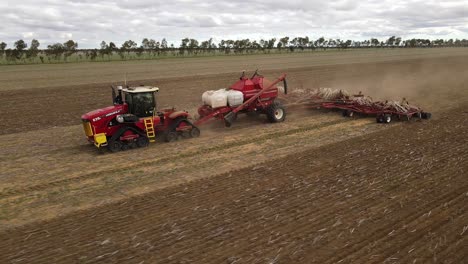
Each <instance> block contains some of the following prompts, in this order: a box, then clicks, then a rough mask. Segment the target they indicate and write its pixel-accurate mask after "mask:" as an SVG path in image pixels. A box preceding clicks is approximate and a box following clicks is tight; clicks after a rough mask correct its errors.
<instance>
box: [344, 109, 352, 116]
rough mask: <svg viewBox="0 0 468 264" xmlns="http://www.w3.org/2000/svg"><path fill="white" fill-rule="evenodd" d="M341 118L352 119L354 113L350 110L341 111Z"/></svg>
mask: <svg viewBox="0 0 468 264" xmlns="http://www.w3.org/2000/svg"><path fill="white" fill-rule="evenodd" d="M343 116H344V117H353V116H354V112H353V111H351V110H343Z"/></svg>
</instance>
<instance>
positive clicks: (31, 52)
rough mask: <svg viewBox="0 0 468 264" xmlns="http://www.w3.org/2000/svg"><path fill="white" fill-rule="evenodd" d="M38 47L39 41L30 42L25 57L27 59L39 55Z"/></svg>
mask: <svg viewBox="0 0 468 264" xmlns="http://www.w3.org/2000/svg"><path fill="white" fill-rule="evenodd" d="M40 45H41V44H40V43H39V41H38V40H37V39H33V40H31V45H30V46H29V51H28V54H27V56H28V57H29V58H35V57H37V54H38V53H39V46H40Z"/></svg>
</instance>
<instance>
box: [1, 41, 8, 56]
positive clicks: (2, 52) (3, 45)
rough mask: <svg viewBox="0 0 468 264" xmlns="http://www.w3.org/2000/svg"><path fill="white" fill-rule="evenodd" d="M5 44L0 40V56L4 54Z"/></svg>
mask: <svg viewBox="0 0 468 264" xmlns="http://www.w3.org/2000/svg"><path fill="white" fill-rule="evenodd" d="M6 47H7V44H6V43H5V42H0V56H1V57H3V56H4V55H5V49H6Z"/></svg>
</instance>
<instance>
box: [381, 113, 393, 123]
mask: <svg viewBox="0 0 468 264" xmlns="http://www.w3.org/2000/svg"><path fill="white" fill-rule="evenodd" d="M382 120H383V123H386V124H388V123H390V122H392V115H390V114H385V115H383V117H382Z"/></svg>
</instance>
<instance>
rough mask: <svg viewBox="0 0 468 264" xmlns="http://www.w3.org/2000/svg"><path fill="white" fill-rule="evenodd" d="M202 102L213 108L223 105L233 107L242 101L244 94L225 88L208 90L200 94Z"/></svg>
mask: <svg viewBox="0 0 468 264" xmlns="http://www.w3.org/2000/svg"><path fill="white" fill-rule="evenodd" d="M202 102H203V104H205V105H209V106H211V107H213V108H218V107H225V106H227V105H229V106H231V107H235V106H239V105H241V104H242V103H243V102H244V94H243V93H242V92H240V91H236V90H228V89H226V88H221V89H219V90H216V91H213V90H210V91H206V92H204V93H203V94H202Z"/></svg>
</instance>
